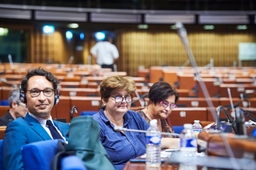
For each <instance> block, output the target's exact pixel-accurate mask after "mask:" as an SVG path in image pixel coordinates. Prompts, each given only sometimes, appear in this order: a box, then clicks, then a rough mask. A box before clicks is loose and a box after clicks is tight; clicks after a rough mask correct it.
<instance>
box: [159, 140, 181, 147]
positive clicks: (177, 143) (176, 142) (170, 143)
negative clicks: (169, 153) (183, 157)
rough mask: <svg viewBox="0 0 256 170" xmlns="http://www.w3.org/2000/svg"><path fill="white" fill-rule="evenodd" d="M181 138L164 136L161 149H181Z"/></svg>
mask: <svg viewBox="0 0 256 170" xmlns="http://www.w3.org/2000/svg"><path fill="white" fill-rule="evenodd" d="M179 148H180V138H166V137H165V138H162V139H161V149H179Z"/></svg>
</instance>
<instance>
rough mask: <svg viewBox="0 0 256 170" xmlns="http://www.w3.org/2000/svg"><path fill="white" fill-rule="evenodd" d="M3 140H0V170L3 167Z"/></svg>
mask: <svg viewBox="0 0 256 170" xmlns="http://www.w3.org/2000/svg"><path fill="white" fill-rule="evenodd" d="M2 145H3V140H0V170H4V165H3V147H2Z"/></svg>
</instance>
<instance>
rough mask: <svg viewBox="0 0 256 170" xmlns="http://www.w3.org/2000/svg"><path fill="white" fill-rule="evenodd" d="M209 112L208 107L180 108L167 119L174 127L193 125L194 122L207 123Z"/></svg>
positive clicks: (174, 110)
mask: <svg viewBox="0 0 256 170" xmlns="http://www.w3.org/2000/svg"><path fill="white" fill-rule="evenodd" d="M207 112H208V110H207V108H206V107H184V108H179V107H178V108H175V109H173V110H172V112H171V114H170V115H169V116H168V117H167V121H168V123H169V124H171V125H173V126H176V125H177V126H179V125H184V124H185V123H193V122H194V120H200V121H205V120H207Z"/></svg>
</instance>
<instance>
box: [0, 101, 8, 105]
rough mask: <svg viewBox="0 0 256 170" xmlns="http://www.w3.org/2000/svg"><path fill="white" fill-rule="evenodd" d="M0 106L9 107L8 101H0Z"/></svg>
mask: <svg viewBox="0 0 256 170" xmlns="http://www.w3.org/2000/svg"><path fill="white" fill-rule="evenodd" d="M0 106H9V101H8V100H1V101H0Z"/></svg>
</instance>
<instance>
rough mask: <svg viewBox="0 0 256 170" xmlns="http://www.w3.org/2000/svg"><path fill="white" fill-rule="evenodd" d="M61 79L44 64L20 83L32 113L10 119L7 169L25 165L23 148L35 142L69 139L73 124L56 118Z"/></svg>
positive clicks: (5, 153) (6, 138)
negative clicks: (53, 112)
mask: <svg viewBox="0 0 256 170" xmlns="http://www.w3.org/2000/svg"><path fill="white" fill-rule="evenodd" d="M58 83H59V80H58V79H57V78H56V77H54V75H53V74H52V73H51V72H48V71H46V70H44V69H42V68H36V69H32V70H30V71H29V72H28V73H27V75H26V76H25V77H24V78H23V80H22V81H21V85H20V100H21V101H22V102H23V103H25V104H26V105H27V109H28V113H27V114H26V116H25V117H24V118H22V117H20V118H18V119H16V120H14V121H12V122H10V123H9V124H8V126H7V128H6V131H5V135H4V139H3V163H4V168H5V169H15V170H19V169H23V168H24V167H23V163H22V153H21V148H22V147H23V146H24V145H25V144H29V143H32V142H38V141H45V140H52V139H61V140H67V136H66V134H67V132H68V130H69V125H68V124H66V123H63V122H58V121H55V120H52V117H51V110H52V108H53V106H54V105H55V104H57V103H58V101H59V91H58V89H57V86H58Z"/></svg>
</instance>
